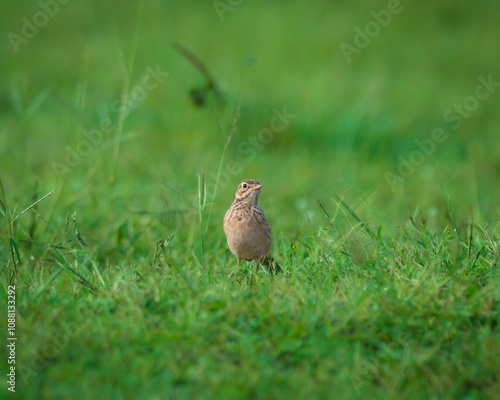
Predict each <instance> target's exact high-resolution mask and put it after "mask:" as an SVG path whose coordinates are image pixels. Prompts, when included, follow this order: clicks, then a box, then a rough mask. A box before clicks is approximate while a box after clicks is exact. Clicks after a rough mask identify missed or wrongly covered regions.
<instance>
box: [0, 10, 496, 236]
mask: <svg viewBox="0 0 500 400" xmlns="http://www.w3.org/2000/svg"><path fill="white" fill-rule="evenodd" d="M236 3H237V2H234V4H236ZM56 4H58V8H59V9H58V10H57V12H56V13H55V15H54V16H53V17H50V16H49V18H47V22H46V24H45V25H43V24H42V23H43V22H44V18H43V16H40V15H38V16H37V15H36V13H37V12H43V11H41V10H42V8H41V6H40V5H39V4H37V3H35V2H23V3H19V2H11V1H7V2H2V5H1V7H2V10H1V15H2V24H1V26H2V28H1V29H2V36H3V40H2V42H1V48H0V52H1V53H0V54H1V60H2V61H1V63H2V64H1V65H2V67H1V68H2V72H3V74H2V75H3V77H4V79H2V81H1V83H0V85H1V86H0V90H1V104H2V107H1V109H0V132H1V136H0V140H1V144H0V149H1V150H0V151H1V154H0V160H1V161H0V162H1V164H0V165H1V175H2V179H3V182H4V186H5V188H6V191H7V192H8V193H9V194H10V196H11V198H12V200H13V201H14V202H17V201H19V207H22V206H24V205H26V206H27V205H28V204H25V202H24V201H21V200H20V199H22V198H23V196H26V194H27V193H33V191H34V189H33V188H34V187H38V189H37V192H38V194H39V195H42V194H44V193H46V192H48V191H49V190H51V189H52V188H54V187H56V186H57V187H59V194H58V197H57V206H56V205H55V201H56V200H55V199H56V197H55V196H53V197H52V199H48V200H47V202H46V204H45V205H44V206H46V207H49V205H52V207H56V208H57V209H56V210H54V212H55V213H60V214H61V215H63V216H64V215H65V211H66V210H65V206H67V207H69V208H75V207H77V208H86V207H89V206H92V207H94V208H93V211H94V212H95V219H96V220H98V219H100V218H105V220H108V218H109V212H110V210H109V207H101V205H100V204H101V200H102V198H103V196H106V192H108V191H111V189H112V195H111V196H110V197H109V198H108V199H109V201H111V203H113V204H116V205H117V206H119V207H121V208H122V210H121V211H129V212H138V211H148V212H162V211H165V210H166V208H170V209H173V210H174V209H179V208H183V207H184V206H185V204H183V203H182V199H180V198H178V197H177V198H176V197H175V196H173V193H171V192H169V191H168V190H167V189H165V187H164V186H162V185H161V184H159V181H163V182H167V183H168V184H169V185H171V186H172V187H174V188H176V189H177V190H179V191H180V192H182V193H184V194H185V195H186V196H187V197H189V198H192V199H194V198H195V197H196V194H197V192H196V186H197V176H196V175H197V173H198V172H201V173H204V174H205V175H206V176H207V177H208V185H209V186H208V188H209V191H208V193H209V194H211V193H213V188H214V179H212V177H214V176H216V174H217V170H218V166H219V162H220V159H221V154H222V149H223V146H224V143H225V140H226V137H227V135H228V134H229V131H230V129H231V124H232V120H233V117H234V114H235V109H236V106H237V105H238V104H240V106H241V116H240V119H239V121H238V126H237V131H236V133H235V135H234V137H233V139H232V141H231V143H230V145H229V148H228V151H227V154H226V159H225V162H226V163H227V162H231V161H233V160H234V161H235V162H236V163H237V166H238V168H240V169H241V170H239V169H238V171H237V172H238V173H235V174H232V175H230V176H229V179H228V180H227V184H224V183H225V182H224V180H223V182H222V183H223V184H222V185H221V192H220V193H219V195H218V196H217V198H216V204H215V205H214V212H215V213H216V214H214V215H216V216H217V218H218V220H217V223H219V220H220V217H222V216H223V213H224V211H225V208H227V206H228V205H229V204H230V202H231V199H232V196H233V192H234V189H235V187H236V185H237V184H238V183H239V182H240V181H241V180H243V179H246V178H253V179H257V180H259V181H260V182H261V183H263V184H264V189H263V192H262V196H261V201H262V204H263V208H264V209H265V210H266V211H267V212H268V214H269V215H270V218H271V220H272V221H273V227H274V229H275V230H277V231H280V232H282V231H285V230H292V231H300V230H301V229H303V228H304V227H308V226H309V224H311V223H312V224H313V226H317V225H320V224H322V223H324V220H323V215H322V213H321V210H320V208H319V207H318V205H317V200H320V201H321V202H322V203H324V204H325V205H327V206H331V207H335V204H334V202H333V201H332V198H335V196H337V197H338V198H342V199H344V200H345V201H346V203H348V204H350V205H351V206H355V205H356V204H358V203H359V201H360V199H365V201H366V204H363V205H362V206H360V207H358V209H357V212H358V213H361V214H364V215H366V218H370V219H371V220H372V221H376V222H380V223H384V224H385V223H390V224H400V223H402V222H403V221H404V220H405V218H406V217H407V216H408V214H409V212H408V209H409V207H410V206H411V207H412V208H415V207H417V206H419V207H421V208H422V209H423V211H424V214H423V215H424V216H425V217H426V219H427V221H428V223H430V224H434V225H437V226H443V225H445V224H447V223H448V222H449V221H448V220H447V207H446V192H447V193H449V196H450V198H451V200H452V202H453V206H454V210H455V212H456V213H457V215H458V216H459V219H463V220H464V221H466V220H468V219H470V218H474V220H477V221H480V222H486V221H488V220H490V219H491V218H496V217H498V201H497V199H498V198H499V191H500V185H498V182H499V174H500V142H499V140H498V128H499V126H500V115H499V113H498V109H499V105H500V95H499V94H498V92H497V91H493V93H491V96H490V97H489V98H488V99H486V100H480V101H479V103H478V106H477V107H476V108H475V109H474V110H473V111H472V112H470V116H469V117H467V118H463V120H462V121H461V126H460V127H459V128H458V129H453V128H452V127H453V124H452V123H449V122H446V121H445V120H444V119H443V114H444V113H445V111H446V110H448V109H450V108H453V106H454V105H455V104H462V103H463V102H464V100H465V99H466V98H467V97H468V96H471V95H474V92H475V89H476V86H477V85H478V84H479V81H478V78H479V77H481V76H482V77H485V78H487V77H488V76H490V75H492V77H493V80H494V81H500V75H499V73H498V67H499V55H498V52H497V51H495V49H496V47H497V39H498V37H499V33H500V27H499V26H498V18H499V16H500V5H499V4H498V2H496V1H484V2H481V3H480V4H476V3H472V2H468V1H459V2H456V1H446V0H444V1H439V2H435V3H422V2H410V1H401V2H399V3H398V2H396V3H391V2H389V3H388V2H384V1H379V2H373V1H365V2H363V1H362V2H356V4H353V3H352V2H347V1H336V2H329V1H317V2H312V3H305V2H289V1H287V2H281V1H278V2H272V3H265V2H246V1H242V2H240V3H239V4H236V5H235V6H232V5H231V3H229V2H215V3H214V2H211V1H195V2H189V3H187V4H182V5H180V4H179V3H176V2H168V1H165V2H160V1H145V2H144V5H143V7H142V6H141V4H138V3H137V2H126V3H122V2H92V1H83V2H77V1H71V2H69V3H68V4H65V5H62V4H61V5H59V3H56ZM388 4H399V6H398V8H397V10H399V12H398V13H392V14H391V15H390V17H391V19H390V21H389V23H388V24H386V26H385V27H384V26H380V24H379V29H376V26H375V25H373V21H375V22H376V18H375V17H374V14H373V13H374V12H376V13H380V12H381V10H387V8H388ZM216 6H217V7H216ZM141 9H143V11H141ZM141 13H142V18H141ZM23 17H26V20H27V21H31V22H37V23H38V24H41V25H42V26H41V27H40V28H38V32H37V33H36V34H35V35H34V37H32V38H30V39H28V40H26V42H22V41H20V42H17V40H19V38H18V37H17V38H16V39H15V40H14V39H12V37H9V36H8V35H9V33H14V34H16V35H19V36H21V37H23V35H22V30H23V26H24V25H25V24H26V20H23V19H22V18H23ZM37 18H38V19H37ZM370 23H371V24H372V25H368V28H367V24H370ZM357 28H359V29H360V30H361V31H365V29H369V32H370V33H371V34H373V32H375V33H377V32H378V34H376V35H372V36H373V37H371V38H370V37H368V45H366V47H364V48H362V49H359V48H358V52H357V53H352V54H351V56H350V60H348V59H347V58H346V57H345V55H344V53H343V50H342V48H341V44H342V43H347V44H349V45H352V46H354V45H355V39H356V35H357V32H359V31H358V30H357ZM370 29H371V31H370ZM13 40H14V42H15V43H17V44H16V45H12V41H13ZM358 40H359V39H358ZM365 41H366V38H365ZM174 42H177V43H179V44H181V45H182V46H184V47H185V48H187V49H189V50H190V51H191V52H192V53H194V54H195V55H196V56H197V57H198V58H199V59H201V60H202V61H203V63H204V64H205V65H206V66H207V67H208V69H209V70H210V71H211V73H212V74H213V75H214V77H215V80H216V82H217V83H218V85H219V87H220V90H221V92H222V95H223V97H224V99H225V102H224V106H221V104H218V103H217V102H215V101H214V99H213V96H212V95H211V94H209V95H208V96H207V103H206V105H205V106H204V107H195V106H194V105H193V103H192V101H191V99H190V96H189V92H190V90H192V89H193V88H200V87H203V85H205V79H204V78H203V76H202V75H201V74H200V72H199V71H198V70H197V69H196V68H195V67H194V66H193V65H192V64H191V63H190V62H189V61H188V60H186V58H184V57H182V56H181V55H180V54H179V53H178V52H176V51H175V50H174V49H173V47H172V46H171V45H172V43H174ZM14 47H17V50H18V52H17V53H15V51H14ZM349 61H350V62H349ZM148 68H152V69H158V70H159V71H162V72H163V73H168V76H167V77H165V78H164V79H163V80H162V81H161V82H160V83H159V84H158V86H157V87H156V88H154V89H152V90H146V91H143V92H137V93H138V94H141V93H142V94H144V92H145V96H140V101H137V104H136V106H135V107H130V110H129V111H130V112H129V113H128V115H127V117H126V118H125V120H124V123H123V133H122V134H121V136H120V135H119V134H117V132H116V129H115V130H112V131H110V132H108V133H106V134H105V135H104V137H103V140H102V143H100V144H99V145H98V146H91V148H90V149H88V151H87V149H86V148H85V147H82V148H83V149H84V151H85V152H86V153H85V154H86V155H85V156H84V157H82V160H81V161H80V162H78V163H76V165H75V167H74V168H71V170H70V171H69V173H67V174H66V175H64V179H61V178H60V177H59V176H58V174H57V173H56V172H55V170H54V163H60V164H61V165H68V161H71V159H69V158H68V154H69V150H68V146H69V148H71V149H77V146H78V145H79V144H81V141H82V140H83V141H85V140H86V138H85V136H84V135H83V133H82V131H83V130H92V129H96V128H98V127H99V126H100V124H101V122H102V121H103V120H105V121H106V119H107V118H109V120H110V121H111V123H112V124H113V125H112V127H116V126H117V125H118V121H119V112H118V109H119V106H118V104H119V101H120V98H121V95H122V92H123V88H124V85H125V77H128V78H129V83H128V85H129V86H128V88H129V90H128V94H129V99H130V98H132V99H133V98H134V91H133V90H134V88H135V87H136V86H138V85H139V86H141V82H142V80H143V79H144V77H145V76H146V75H147V74H148ZM128 75H130V76H128ZM137 93H136V94H137ZM275 108H276V109H278V110H282V109H284V108H285V109H286V110H287V111H288V112H289V113H290V114H293V115H294V116H295V117H294V118H293V119H291V120H290V123H289V124H288V125H287V126H286V128H285V129H283V130H282V131H280V132H277V133H275V134H274V136H273V138H272V140H271V141H270V142H269V143H265V144H262V143H260V144H259V146H258V147H255V146H253V148H255V149H256V151H255V152H250V151H248V152H247V153H242V151H241V149H242V148H245V144H242V143H244V142H246V141H247V143H249V142H248V140H249V139H251V138H256V137H258V133H259V131H260V130H261V129H264V128H269V126H270V123H271V120H272V118H273V116H274V114H273V109H275ZM455 115H457V114H456V113H455ZM217 118H218V119H219V122H220V125H221V130H222V134H221V133H220V132H219V129H218V126H217ZM436 128H443V129H444V130H445V131H446V133H447V139H446V141H445V142H444V143H439V144H437V146H436V148H435V150H434V151H433V152H432V153H431V154H430V155H428V156H427V155H426V156H425V157H424V159H423V161H422V162H421V164H420V165H418V166H417V167H416V168H415V169H414V171H413V172H412V173H411V174H410V175H409V176H408V177H405V178H404V179H403V180H402V182H398V183H397V184H395V185H393V187H391V185H390V184H389V183H388V181H387V179H386V176H385V174H386V173H387V172H389V173H394V174H398V167H399V166H400V162H401V161H400V160H401V158H399V159H398V157H402V158H404V159H406V160H409V158H410V157H411V156H412V154H413V153H414V152H415V151H418V146H417V144H416V143H415V140H425V139H427V138H430V137H431V134H432V132H433V130H434V129H436ZM117 140H121V143H120V145H119V149H118V157H117V158H115V155H116V154H115V152H116V151H117V149H116V143H117ZM82 146H83V145H82ZM240 146H241V147H240ZM247 147H248V146H247ZM115 161H116V162H117V164H116V169H117V172H116V181H115V182H114V184H113V185H110V181H112V180H113V176H115V174H114V169H115ZM224 170H227V167H226V164H225V165H224V167H223V171H224ZM163 197H167V198H168V205H166V204H165V202H164V200H162V198H163ZM115 202H117V203H115ZM95 205H98V206H97V207H95ZM60 207H62V208H60ZM111 208H113V207H111ZM171 228H172V229H173V227H171ZM167 229H168V228H167ZM217 234H218V235H220V234H221V232H217Z"/></svg>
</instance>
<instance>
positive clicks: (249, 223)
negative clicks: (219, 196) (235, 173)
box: [224, 179, 283, 274]
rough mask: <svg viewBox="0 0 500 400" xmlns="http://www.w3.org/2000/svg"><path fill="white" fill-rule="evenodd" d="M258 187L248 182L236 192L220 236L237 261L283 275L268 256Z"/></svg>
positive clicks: (267, 230)
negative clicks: (225, 239) (224, 235)
mask: <svg viewBox="0 0 500 400" xmlns="http://www.w3.org/2000/svg"><path fill="white" fill-rule="evenodd" d="M261 188H262V185H261V184H260V183H259V182H257V181H254V180H252V179H247V180H246V181H243V182H241V183H240V185H239V186H238V189H237V190H236V195H235V197H234V201H233V204H231V207H229V210H227V213H226V216H225V217H224V232H225V233H226V237H227V245H228V246H229V250H231V253H233V254H234V255H235V256H236V257H238V258H239V259H243V260H247V261H252V260H255V261H257V271H258V270H259V265H262V267H263V268H264V270H265V271H266V272H268V273H271V274H273V273H278V272H283V271H282V269H281V267H280V266H279V265H278V263H277V262H276V261H275V260H274V259H273V258H272V257H271V256H270V255H269V250H270V248H271V228H270V227H269V223H268V222H267V219H266V216H265V215H264V212H263V211H262V210H261V209H260V207H259V204H258V201H259V194H260V189H261Z"/></svg>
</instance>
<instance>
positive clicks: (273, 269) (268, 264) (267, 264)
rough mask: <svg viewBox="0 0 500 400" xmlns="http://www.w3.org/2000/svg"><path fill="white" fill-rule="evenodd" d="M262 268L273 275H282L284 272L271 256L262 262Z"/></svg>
mask: <svg viewBox="0 0 500 400" xmlns="http://www.w3.org/2000/svg"><path fill="white" fill-rule="evenodd" d="M262 268H264V270H265V271H266V272H267V273H268V274H271V275H275V274H280V273H282V272H283V270H282V269H281V266H280V265H279V264H278V262H277V261H276V260H275V259H274V258H272V257H271V256H270V255H269V254H268V255H267V256H266V257H264V259H263V260H262Z"/></svg>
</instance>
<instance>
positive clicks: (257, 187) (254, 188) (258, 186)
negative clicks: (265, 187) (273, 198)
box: [253, 185, 262, 190]
mask: <svg viewBox="0 0 500 400" xmlns="http://www.w3.org/2000/svg"><path fill="white" fill-rule="evenodd" d="M261 187H262V185H257V186H254V187H253V190H259V189H260V188H261Z"/></svg>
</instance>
